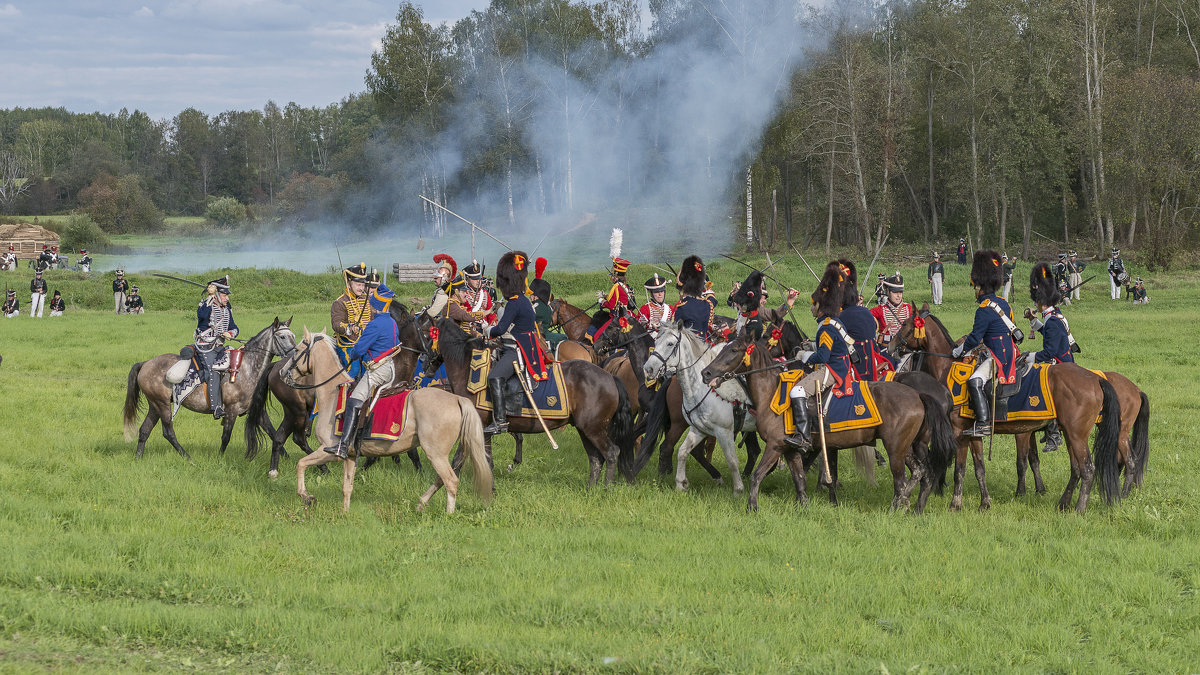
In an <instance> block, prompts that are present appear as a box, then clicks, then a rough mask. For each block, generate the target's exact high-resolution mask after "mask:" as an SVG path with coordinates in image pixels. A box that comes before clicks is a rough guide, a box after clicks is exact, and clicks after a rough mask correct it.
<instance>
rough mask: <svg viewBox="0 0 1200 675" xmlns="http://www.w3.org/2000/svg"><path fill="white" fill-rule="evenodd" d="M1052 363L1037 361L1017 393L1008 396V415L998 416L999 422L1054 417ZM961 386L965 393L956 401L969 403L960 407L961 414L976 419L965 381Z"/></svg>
mask: <svg viewBox="0 0 1200 675" xmlns="http://www.w3.org/2000/svg"><path fill="white" fill-rule="evenodd" d="M1050 365H1051V364H1049V363H1035V364H1034V365H1033V367H1032V368H1031V369H1030V370H1029V371H1028V372H1027V373H1025V374H1024V375H1023V376H1022V377H1021V384H1020V387H1019V388H1018V389H1017V393H1015V394H1013V395H1011V396H1009V397H1008V416H1006V417H1005V418H1004V419H1000V418H998V417H997V418H996V421H997V422H1013V421H1016V420H1049V419H1054V417H1055V411H1054V399H1053V398H1052V397H1051V395H1050V385H1049V379H1048V378H1049V376H1050ZM961 386H962V388H963V389H964V391H963V392H962V394H963V395H962V396H956V397H955V402H956V403H958V402H962V401H960V400H959V399H963V400H964V401H965V402H967V405H963V406H962V407H961V408H959V414H960V415H962V416H963V417H967V418H970V419H974V418H975V411H974V410H973V409H972V407H971V405H970V404H969V401H970V397H969V396H966V395H965V394H966V392H965V388H966V384H965V381H964V383H963V385H961ZM951 393H953V392H951Z"/></svg>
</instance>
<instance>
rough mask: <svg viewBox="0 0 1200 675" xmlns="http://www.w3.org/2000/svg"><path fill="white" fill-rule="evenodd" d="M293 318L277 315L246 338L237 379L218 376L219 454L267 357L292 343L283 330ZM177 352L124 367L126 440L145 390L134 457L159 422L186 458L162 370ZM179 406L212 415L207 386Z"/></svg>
mask: <svg viewBox="0 0 1200 675" xmlns="http://www.w3.org/2000/svg"><path fill="white" fill-rule="evenodd" d="M291 322H292V320H291V319H288V320H287V321H284V322H282V323H281V322H280V321H279V317H276V318H275V320H274V321H273V322H271V325H269V326H267V327H266V328H264V329H262V330H261V331H259V333H258V334H257V335H255V336H254V337H252V338H250V339H249V340H247V341H246V346H245V348H244V352H243V354H244V357H243V359H242V366H241V369H240V371H239V372H238V377H237V379H236V381H231V379H232V378H228V377H222V381H221V399H222V401H223V402H224V404H225V418H224V419H223V420H222V422H221V426H222V431H221V453H222V454H224V452H225V447H226V446H227V445H229V437H230V435H231V434H232V433H233V425H234V423H235V422H237V418H238V416H239V415H242V414H245V412H246V411H247V410H248V409H249V407H250V401H251V398H252V396H253V394H254V389H255V387H256V386H257V385H258V381H259V379H261V378H262V377H263V375H264V374H265V373H266V371H267V367H268V366H269V365H270V363H271V359H272V358H273V357H275V356H286V355H287V354H290V353H291V352H292V350H294V349H295V347H296V336H295V335H294V334H293V333H292V331H291V330H290V329H289V328H288V326H289V325H290V324H291ZM179 360H180V356H179V355H178V354H163V355H161V356H156V357H154V358H153V359H150V360H149V361H143V362H141V363H135V364H133V367H132V368H130V369H129V383H128V387H127V389H126V393H125V415H124V423H125V424H124V426H125V440H126V441H132V440H133V436H134V429H136V428H137V417H138V413H139V412H140V409H141V396H142V394H145V397H146V402H147V408H148V410H147V412H146V419H145V420H144V421H143V422H142V425H141V428H140V429H139V430H138V431H137V439H138V444H137V456H138V457H139V458H141V456H142V453H143V452H145V450H146V439H147V438H149V437H150V432H152V431H153V430H154V426H155V425H156V424H158V423H159V421H161V422H162V433H163V438H166V439H167V441H169V442H170V443H171V445H172V446H174V448H175V450H177V451H178V452H179V454H180V455H182V456H183V458H184V459H191V457H190V456H188V454H187V452H186V451H185V450H184V449H183V446H181V445H180V444H179V441H178V439H176V437H175V426H174V424H172V421H171V392H172V389H173V386H172V385H171V384H168V383H167V381H166V372H167V369H169V368H170V367H171V366H173V365H175V364H176V363H178V362H179ZM182 407H184V408H187V409H188V410H191V411H193V412H198V413H204V414H212V408H210V407H209V404H208V385H207V384H201V385H200V386H199V387H196V389H195V390H194V391H192V393H191V394H190V395H189V396H188V397H187V398H186V399H184V401H183V405H182Z"/></svg>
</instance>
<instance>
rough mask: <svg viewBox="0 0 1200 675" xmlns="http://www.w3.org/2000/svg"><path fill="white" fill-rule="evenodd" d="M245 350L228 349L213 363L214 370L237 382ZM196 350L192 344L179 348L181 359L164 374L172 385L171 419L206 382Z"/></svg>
mask: <svg viewBox="0 0 1200 675" xmlns="http://www.w3.org/2000/svg"><path fill="white" fill-rule="evenodd" d="M243 353H244V350H243V349H241V348H238V349H226V350H225V357H224V358H222V359H221V360H220V361H217V362H216V363H214V364H213V370H215V371H217V372H221V373H227V374H228V376H229V381H230V382H237V373H238V369H239V368H241V365H242V355H243ZM197 358H198V357H197V356H196V350H195V348H194V347H193V346H192V345H187V346H185V347H183V348H182V349H180V350H179V361H176V362H175V365H173V366H171V367H170V368H168V369H167V372H166V373H165V374H164V376H163V377H164V379H165V380H166V382H167V384H169V385H171V387H172V388H171V404H172V405H171V419H174V418H175V414H176V413H178V412H179V408H180V406H182V405H183V401H184V399H186V398H187V397H188V396H190V395H191V394H192V392H194V391H196V390H197V389H199V388H200V385H202V384H204V383H205V382H204V380H205V378H204V377H203V373H204V371H203V370H202V369H201V368H200V364H199V362H198V361H197Z"/></svg>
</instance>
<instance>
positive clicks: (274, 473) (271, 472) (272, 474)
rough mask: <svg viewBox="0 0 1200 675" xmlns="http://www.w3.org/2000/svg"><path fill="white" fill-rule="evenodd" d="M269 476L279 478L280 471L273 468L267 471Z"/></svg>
mask: <svg viewBox="0 0 1200 675" xmlns="http://www.w3.org/2000/svg"><path fill="white" fill-rule="evenodd" d="M267 478H279V472H278V471H276V470H275V469H271V470H270V471H268V472H267Z"/></svg>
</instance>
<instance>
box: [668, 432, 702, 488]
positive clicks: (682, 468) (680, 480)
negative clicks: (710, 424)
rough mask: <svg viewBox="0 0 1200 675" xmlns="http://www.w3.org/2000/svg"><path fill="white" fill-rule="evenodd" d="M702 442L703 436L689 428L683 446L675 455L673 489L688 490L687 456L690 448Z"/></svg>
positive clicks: (690, 450) (690, 452)
mask: <svg viewBox="0 0 1200 675" xmlns="http://www.w3.org/2000/svg"><path fill="white" fill-rule="evenodd" d="M702 440H704V434H703V433H701V432H700V430H699V429H697V428H696V427H689V428H688V435H687V438H684V439H683V444H682V445H680V446H679V450H678V451H677V452H676V453H675V489H676V490H679V491H680V492H683V491H686V490H687V489H688V479H687V458H688V455H690V454H692V448H694V447H697V446H698V445H699V444H700V442H701V441H702Z"/></svg>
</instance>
